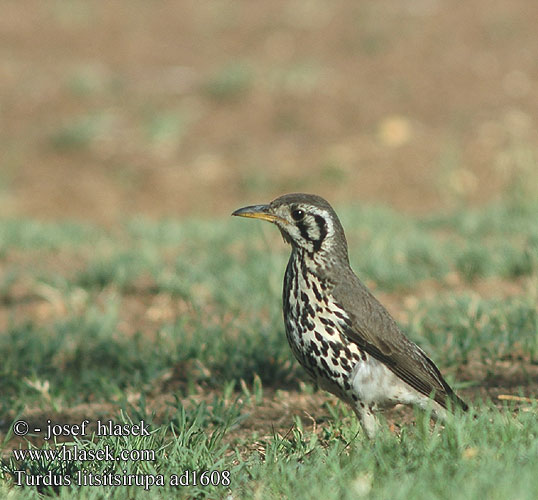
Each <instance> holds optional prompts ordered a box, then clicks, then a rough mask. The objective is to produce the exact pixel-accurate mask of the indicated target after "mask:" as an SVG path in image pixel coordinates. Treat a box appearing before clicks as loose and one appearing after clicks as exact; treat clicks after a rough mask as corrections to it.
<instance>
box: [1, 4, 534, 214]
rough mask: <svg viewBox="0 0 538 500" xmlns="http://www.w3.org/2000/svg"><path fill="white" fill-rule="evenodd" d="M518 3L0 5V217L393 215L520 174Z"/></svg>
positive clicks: (530, 15) (525, 19) (526, 114)
mask: <svg viewBox="0 0 538 500" xmlns="http://www.w3.org/2000/svg"><path fill="white" fill-rule="evenodd" d="M537 19H538V2H536V0H517V1H514V0H497V1H495V2H492V1H491V0H475V1H473V2H464V1H448V0H376V1H357V0H343V1H330V0H286V1H282V0H273V1H271V2H261V1H252V0H227V1H224V0H208V1H203V2H200V1H187V0H183V1H164V0H155V1H147V0H129V1H125V0H124V1H119V0H111V1H106V2H105V1H98V0H94V1H90V0H70V1H61V0H48V1H44V0H26V1H25V2H19V1H5V2H2V15H1V16H0V38H1V40H2V42H1V58H0V213H1V214H2V215H3V216H10V217H11V216H14V217H19V216H29V217H35V218H43V219H52V218H58V217H61V218H66V217H67V218H76V219H83V220H85V219H87V220H90V221H95V222H99V223H105V224H107V223H114V222H116V221H118V220H119V219H121V218H122V217H126V216H130V215H132V214H143V215H146V216H149V217H162V216H174V217H175V216H183V215H191V214H199V215H204V216H216V215H218V216H221V215H227V214H229V213H230V212H231V211H232V210H233V209H235V208H237V207H238V206H242V205H244V204H249V203H254V202H267V201H269V200H271V199H272V198H274V197H276V196H278V195H280V194H283V193H285V192H290V191H306V192H315V193H318V194H321V195H323V196H325V197H327V198H328V199H329V200H330V201H332V202H334V203H336V204H345V203H347V202H351V201H353V202H357V201H361V202H366V203H382V204H389V205H391V206H393V207H396V208H398V209H400V210H403V211H409V212H410V213H423V212H427V211H430V210H449V209H451V208H454V207H456V206H459V205H461V204H469V205H473V204H477V203H484V202H486V201H489V200H492V199H494V198H495V197H498V196H500V195H501V193H504V192H506V190H507V189H526V188H527V187H528V186H529V185H530V184H532V182H533V180H536V179H537V177H536V157H537V149H538V127H537V123H536V122H537V119H538V30H537V29H536V21H537Z"/></svg>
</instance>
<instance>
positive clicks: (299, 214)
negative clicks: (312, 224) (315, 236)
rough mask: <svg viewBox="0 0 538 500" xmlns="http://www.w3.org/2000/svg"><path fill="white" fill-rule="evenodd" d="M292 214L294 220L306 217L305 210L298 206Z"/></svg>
mask: <svg viewBox="0 0 538 500" xmlns="http://www.w3.org/2000/svg"><path fill="white" fill-rule="evenodd" d="M291 216H292V217H293V220H296V221H300V220H301V219H302V218H303V217H304V211H303V210H301V209H300V208H298V209H296V210H294V211H293V212H292V213H291Z"/></svg>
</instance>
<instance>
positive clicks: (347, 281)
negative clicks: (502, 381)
mask: <svg viewBox="0 0 538 500" xmlns="http://www.w3.org/2000/svg"><path fill="white" fill-rule="evenodd" d="M232 215H236V216H240V217H252V218H256V219H262V220H266V221H269V222H272V223H274V224H275V225H276V226H277V227H278V229H279V230H280V232H281V233H282V236H283V237H284V240H285V241H287V242H288V243H290V244H291V248H292V250H291V256H290V259H289V261H288V265H287V267H286V272H285V276H284V290H283V309H284V323H285V327H286V336H287V339H288V342H289V345H290V347H291V349H292V351H293V354H294V355H295V357H296V358H297V360H298V361H299V363H300V364H301V365H302V366H303V367H304V368H305V370H306V371H307V373H308V374H309V375H310V377H311V378H312V379H313V380H314V381H315V382H316V383H317V385H318V386H319V387H321V388H322V389H325V390H327V391H329V392H330V393H332V394H334V395H335V396H337V397H338V398H340V399H341V400H343V401H344V402H345V403H347V404H349V405H350V406H351V407H352V408H353V410H354V412H355V414H356V415H357V417H358V419H359V420H360V422H361V425H362V427H363V429H364V431H365V432H366V435H367V436H368V437H369V438H373V437H374V436H375V434H376V431H377V428H378V425H379V424H378V419H377V416H376V412H377V410H378V409H379V408H383V407H387V406H393V405H395V404H398V403H403V404H410V405H417V406H419V407H422V408H428V407H429V408H431V410H432V412H433V414H434V416H438V417H441V418H444V417H446V410H448V409H451V408H453V407H455V406H458V407H460V408H462V409H463V410H467V408H468V407H467V405H466V404H465V402H464V401H462V400H461V399H460V398H459V397H458V396H457V395H456V394H455V393H454V391H453V390H452V389H451V388H450V386H449V385H448V383H447V382H446V381H445V379H444V378H443V376H442V375H441V372H440V371H439V369H438V368H437V366H436V365H435V364H434V363H433V361H432V360H431V359H430V358H429V357H428V356H427V355H426V354H425V353H424V351H423V350H422V349H421V348H420V347H419V346H418V345H416V344H415V343H414V342H412V341H411V340H409V339H408V338H407V337H406V336H405V334H404V333H403V332H402V331H401V330H400V328H399V327H398V325H397V324H396V322H395V321H394V319H393V318H392V316H391V315H390V314H389V312H388V311H387V310H386V309H385V308H384V307H383V305H381V303H380V302H379V301H378V300H377V299H376V298H375V297H374V296H373V295H372V293H371V292H370V291H369V290H368V288H367V287H366V286H365V285H364V284H363V283H362V282H361V281H360V279H359V278H358V277H357V276H356V275H355V273H354V272H353V271H352V269H351V267H350V265H349V257H348V247H347V241H346V237H345V234H344V229H343V227H342V225H341V223H340V220H339V219H338V216H337V215H336V213H335V211H334V210H333V208H332V207H331V206H330V205H329V203H328V202H327V201H325V200H324V199H323V198H321V197H320V196H316V195H311V194H302V193H293V194H286V195H284V196H281V197H279V198H277V199H275V200H274V201H272V202H271V203H270V204H268V205H254V206H248V207H244V208H240V209H239V210H236V211H235V212H234V213H233V214H232Z"/></svg>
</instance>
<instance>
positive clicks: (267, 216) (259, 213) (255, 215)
mask: <svg viewBox="0 0 538 500" xmlns="http://www.w3.org/2000/svg"><path fill="white" fill-rule="evenodd" d="M269 210H270V207H269V205H252V206H250V207H243V208H240V209H238V210H236V211H235V212H234V213H233V214H232V215H237V216H238V217H250V218H252V219H263V220H267V221H269V222H275V221H277V220H280V221H284V219H282V218H281V217H279V216H278V215H274V214H272V213H271V212H270V211H269ZM284 222H285V221H284Z"/></svg>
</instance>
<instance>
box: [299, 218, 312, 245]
mask: <svg viewBox="0 0 538 500" xmlns="http://www.w3.org/2000/svg"><path fill="white" fill-rule="evenodd" d="M297 227H298V228H299V231H300V232H301V236H302V237H303V238H304V239H305V240H307V241H310V236H309V235H308V228H307V227H306V224H305V223H304V221H303V222H298V223H297Z"/></svg>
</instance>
